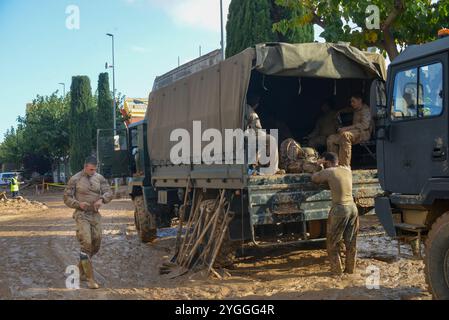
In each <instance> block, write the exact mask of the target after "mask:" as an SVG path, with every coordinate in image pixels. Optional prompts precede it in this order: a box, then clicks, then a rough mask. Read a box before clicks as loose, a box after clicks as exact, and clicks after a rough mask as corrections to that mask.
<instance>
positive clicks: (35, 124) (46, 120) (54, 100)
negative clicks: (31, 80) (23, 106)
mask: <svg viewBox="0 0 449 320" xmlns="http://www.w3.org/2000/svg"><path fill="white" fill-rule="evenodd" d="M69 105H70V99H69V97H68V96H66V97H59V96H58V95H57V93H53V94H52V95H51V96H47V97H43V96H37V97H36V99H34V100H33V103H32V105H31V107H30V108H29V109H28V110H27V113H26V115H25V117H23V118H22V117H19V119H18V120H19V124H20V125H19V127H22V128H23V129H22V131H23V139H22V141H21V147H22V154H36V155H39V154H41V155H45V156H46V157H48V158H49V159H52V160H53V161H58V160H59V159H60V158H64V157H66V156H67V154H68V149H69V148H68V145H69V130H68V126H69V119H68V116H69Z"/></svg>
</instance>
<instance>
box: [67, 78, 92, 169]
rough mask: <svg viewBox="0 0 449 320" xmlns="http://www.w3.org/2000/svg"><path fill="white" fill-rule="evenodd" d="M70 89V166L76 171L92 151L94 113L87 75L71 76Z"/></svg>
mask: <svg viewBox="0 0 449 320" xmlns="http://www.w3.org/2000/svg"><path fill="white" fill-rule="evenodd" d="M70 90H71V92H70V94H71V104H70V168H71V170H72V173H76V172H78V171H80V170H82V168H83V164H84V159H85V158H86V157H88V156H89V155H91V154H93V153H94V148H93V146H94V145H95V144H94V141H93V131H94V128H95V115H96V114H95V107H94V105H93V103H92V102H93V101H94V100H93V98H92V89H91V86H90V80H89V78H88V77H87V76H76V77H72V85H71V89H70Z"/></svg>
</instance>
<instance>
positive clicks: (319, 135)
mask: <svg viewBox="0 0 449 320" xmlns="http://www.w3.org/2000/svg"><path fill="white" fill-rule="evenodd" d="M321 112H322V115H321V116H320V118H319V119H318V121H317V123H316V125H315V128H314V129H313V131H312V132H311V133H310V134H309V135H308V136H306V137H305V140H307V142H308V145H309V146H310V147H312V148H314V149H320V148H321V147H326V145H327V138H328V137H329V136H331V135H333V134H335V133H337V126H338V123H337V112H336V111H335V102H334V101H333V100H332V99H328V100H327V101H325V102H324V103H323V104H322V105H321Z"/></svg>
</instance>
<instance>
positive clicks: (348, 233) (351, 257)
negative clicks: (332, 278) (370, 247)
mask: <svg viewBox="0 0 449 320" xmlns="http://www.w3.org/2000/svg"><path fill="white" fill-rule="evenodd" d="M319 162H320V163H321V164H323V166H324V168H325V169H324V170H323V171H320V172H318V173H315V174H314V175H313V176H312V181H313V182H315V183H318V184H321V183H328V184H329V187H330V190H331V194H332V208H331V210H330V212H329V218H328V220H327V252H328V255H329V260H330V264H331V271H332V272H333V273H336V274H341V273H342V272H343V267H342V261H341V255H340V250H341V242H342V241H343V242H344V244H345V247H346V261H345V269H344V272H345V273H349V274H352V273H354V269H355V266H356V256H357V234H358V230H359V215H358V210H357V206H356V205H355V203H354V198H353V196H352V172H351V169H350V168H349V167H343V166H339V165H338V157H337V155H336V154H335V153H329V152H327V153H325V154H324V155H323V159H320V161H319Z"/></svg>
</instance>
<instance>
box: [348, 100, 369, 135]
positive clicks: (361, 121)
mask: <svg viewBox="0 0 449 320" xmlns="http://www.w3.org/2000/svg"><path fill="white" fill-rule="evenodd" d="M350 129H351V130H354V129H355V130H360V134H361V139H362V140H369V139H370V137H371V134H372V130H373V119H372V117H371V111H370V108H369V107H368V106H367V105H363V107H362V108H360V109H359V110H355V111H354V118H353V122H352V126H350Z"/></svg>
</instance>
